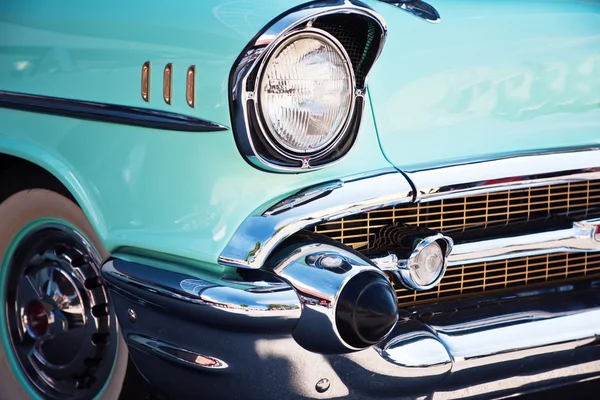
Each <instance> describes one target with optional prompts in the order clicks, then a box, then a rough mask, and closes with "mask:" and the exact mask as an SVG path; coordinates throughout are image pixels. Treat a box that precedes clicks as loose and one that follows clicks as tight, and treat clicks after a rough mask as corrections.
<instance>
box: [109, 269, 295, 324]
mask: <svg viewBox="0 0 600 400" xmlns="http://www.w3.org/2000/svg"><path fill="white" fill-rule="evenodd" d="M102 275H103V276H104V277H105V278H107V280H108V282H109V284H111V279H112V280H117V281H118V282H112V285H115V284H117V285H118V286H120V287H122V285H123V284H126V285H127V286H131V287H135V288H138V289H142V290H144V291H147V292H150V293H153V294H156V295H160V296H165V297H168V298H171V299H174V300H178V301H183V302H186V303H192V304H194V305H198V308H197V309H196V312H197V313H198V314H199V315H201V316H202V317H203V318H204V319H206V321H215V322H218V323H227V324H232V325H235V324H236V323H242V322H244V321H245V319H246V318H248V317H253V318H259V319H260V320H261V321H262V323H264V324H269V323H273V324H276V325H277V324H284V325H288V326H293V324H294V323H295V322H294V321H296V320H297V319H298V318H299V317H300V313H301V309H300V300H299V299H298V296H297V295H296V292H295V291H294V290H293V288H292V287H291V286H290V285H289V284H287V283H285V282H284V281H283V280H281V279H279V278H277V277H275V276H266V274H257V275H260V276H263V277H264V278H265V280H257V281H247V280H243V279H233V278H230V279H215V281H213V282H210V281H207V280H203V279H198V278H195V277H191V276H189V275H185V274H179V273H175V272H169V271H166V270H161V269H158V268H154V267H149V266H145V265H141V264H137V263H132V262H128V261H123V260H119V259H115V258H113V259H110V260H108V261H107V262H106V263H105V264H104V265H103V267H102ZM236 321H237V322H236ZM286 321H289V322H286Z"/></svg>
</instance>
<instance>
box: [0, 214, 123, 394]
mask: <svg viewBox="0 0 600 400" xmlns="http://www.w3.org/2000/svg"><path fill="white" fill-rule="evenodd" d="M8 266H9V271H8V280H7V288H6V289H7V297H6V301H7V324H8V328H9V333H10V337H11V341H12V345H13V351H14V353H15V355H16V358H17V360H18V362H19V364H20V367H21V368H22V370H23V372H24V374H25V376H26V378H27V379H28V380H29V381H30V383H32V384H33V386H34V387H35V388H36V389H37V390H38V391H39V392H41V394H42V395H43V396H44V397H50V398H60V399H65V398H68V399H79V398H89V397H93V396H94V395H95V394H97V393H98V392H99V391H100V389H101V388H102V387H103V385H104V383H105V382H106V380H107V379H108V378H109V376H110V372H111V370H112V366H113V361H114V357H115V354H116V342H117V340H116V339H117V334H116V326H115V319H114V314H113V313H112V311H111V310H110V308H109V306H108V304H109V303H108V294H107V291H106V289H105V287H104V285H103V283H102V281H101V279H100V278H99V266H100V258H99V256H98V254H97V253H96V252H95V251H94V249H93V248H92V247H91V246H90V245H89V243H88V242H87V241H86V240H85V239H84V238H83V237H82V236H81V235H79V234H78V233H77V232H76V231H74V230H72V229H70V228H67V227H65V226H61V225H57V224H51V225H44V226H41V227H39V228H38V229H36V230H34V231H33V232H30V233H29V234H28V235H27V236H26V237H25V238H23V240H22V241H21V242H20V243H19V245H18V247H17V248H16V250H15V252H14V254H13V257H12V259H11V260H10V262H9V264H8Z"/></svg>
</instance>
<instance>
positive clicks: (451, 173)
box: [406, 147, 600, 202]
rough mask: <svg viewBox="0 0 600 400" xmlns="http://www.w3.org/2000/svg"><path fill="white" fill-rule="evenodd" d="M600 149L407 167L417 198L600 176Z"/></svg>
mask: <svg viewBox="0 0 600 400" xmlns="http://www.w3.org/2000/svg"><path fill="white" fill-rule="evenodd" d="M599 159H600V149H599V148H595V147H591V148H584V149H567V150H560V151H549V152H538V153H531V154H521V155H517V156H511V157H501V158H496V159H490V160H485V161H478V162H471V163H464V164H457V165H451V166H447V167H440V168H432V169H427V170H416V171H407V173H406V175H407V177H408V179H410V180H411V181H412V182H413V183H414V185H415V187H416V189H417V193H416V198H415V200H416V201H420V202H425V201H434V200H442V199H449V198H455V197H465V196H470V195H475V194H481V193H493V192H498V191H506V190H514V189H523V188H530V187H538V186H546V185H555V184H563V183H572V182H581V181H589V180H596V179H600V167H599V164H600V162H599V161H598V160H599Z"/></svg>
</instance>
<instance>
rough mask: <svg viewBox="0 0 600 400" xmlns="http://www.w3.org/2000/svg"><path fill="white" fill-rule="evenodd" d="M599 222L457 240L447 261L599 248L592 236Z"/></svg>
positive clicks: (491, 259) (585, 222)
mask: <svg viewBox="0 0 600 400" xmlns="http://www.w3.org/2000/svg"><path fill="white" fill-rule="evenodd" d="M598 226H600V219H593V220H587V221H579V222H574V223H573V226H572V227H571V228H569V229H561V230H556V231H547V232H540V233H533V234H529V235H522V236H512V237H506V238H500V239H491V240H483V241H478V242H471V243H462V244H457V245H455V246H454V249H453V251H452V253H451V254H450V257H449V259H448V265H462V264H473V263H480V262H484V261H494V260H505V259H510V258H517V257H525V256H535V255H541V254H552V253H563V252H565V253H566V252H569V253H581V252H598V251H600V242H598V240H596V239H595V237H594V236H595V233H596V228H597V227H598Z"/></svg>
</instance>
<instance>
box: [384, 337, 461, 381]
mask: <svg viewBox="0 0 600 400" xmlns="http://www.w3.org/2000/svg"><path fill="white" fill-rule="evenodd" d="M390 336H394V335H393V333H392V335H390ZM375 350H377V351H378V352H379V354H381V356H382V357H383V358H384V359H386V360H387V361H389V362H391V363H393V364H395V365H397V366H400V367H403V368H405V369H406V371H407V373H406V375H414V376H444V375H446V374H448V373H449V372H450V370H451V368H452V357H451V356H450V354H449V353H448V350H447V349H446V347H444V345H443V344H442V342H441V341H440V340H439V339H438V338H437V337H436V336H435V335H434V334H432V333H430V332H427V331H414V332H408V333H403V334H400V335H398V336H394V337H393V338H392V339H391V340H389V341H388V342H387V343H385V344H384V345H383V346H380V345H377V346H375ZM409 371H410V372H411V373H410V374H409V373H408V372H409Z"/></svg>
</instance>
